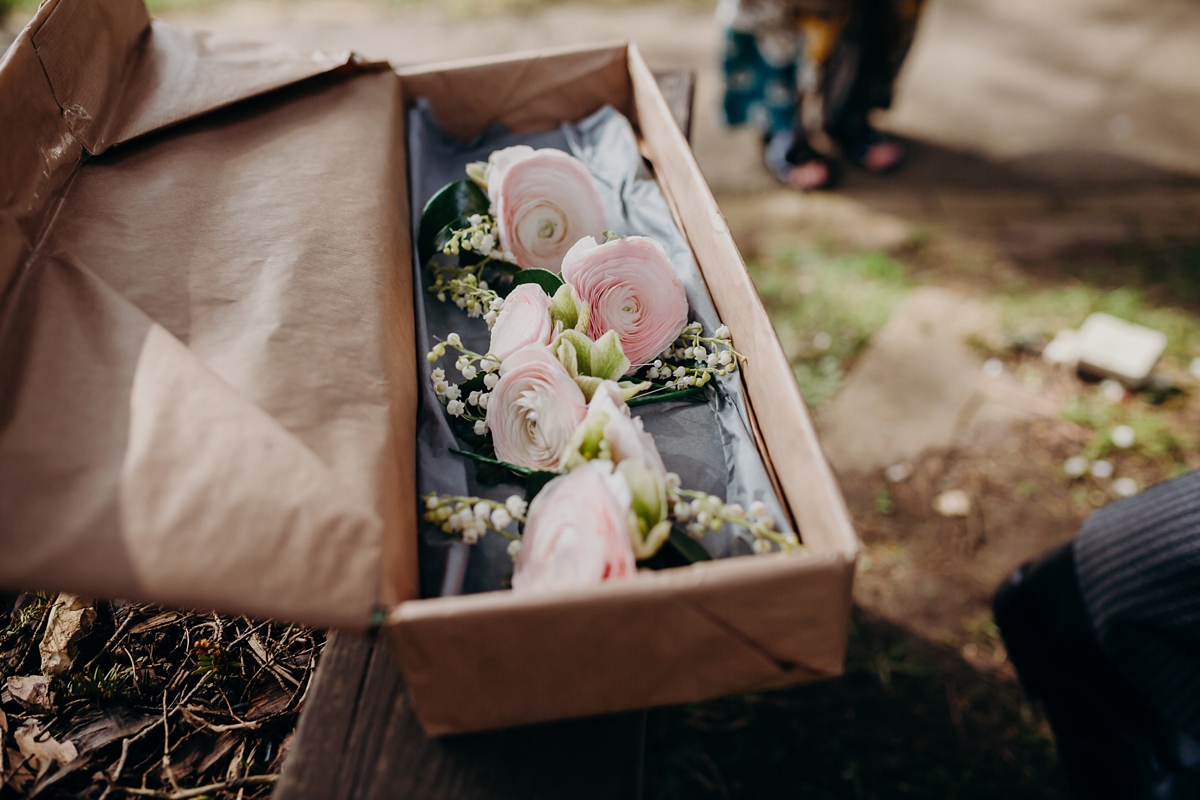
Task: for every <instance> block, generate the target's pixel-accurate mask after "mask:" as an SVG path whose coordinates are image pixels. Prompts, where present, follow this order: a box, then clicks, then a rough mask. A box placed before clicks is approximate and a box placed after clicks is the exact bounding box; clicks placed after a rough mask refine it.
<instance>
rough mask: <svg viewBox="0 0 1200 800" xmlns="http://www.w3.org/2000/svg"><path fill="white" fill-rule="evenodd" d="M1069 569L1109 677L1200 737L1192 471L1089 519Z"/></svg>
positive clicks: (1197, 492) (1198, 501)
mask: <svg viewBox="0 0 1200 800" xmlns="http://www.w3.org/2000/svg"><path fill="white" fill-rule="evenodd" d="M1075 563H1076V569H1077V571H1078V575H1079V585H1080V589H1081V590H1082V592H1083V597H1084V602H1085V603H1086V604H1087V608H1088V612H1089V614H1090V615H1091V618H1092V624H1093V626H1094V627H1095V631H1096V636H1097V638H1098V639H1099V641H1100V646H1101V647H1102V648H1103V649H1104V651H1105V652H1106V653H1107V654H1108V655H1109V657H1110V658H1112V660H1113V664H1114V666H1115V667H1116V669H1117V671H1118V672H1120V673H1121V674H1122V675H1124V676H1125V678H1126V679H1128V680H1129V681H1130V682H1131V683H1132V684H1133V686H1134V688H1136V689H1137V690H1138V691H1139V692H1140V693H1141V694H1142V696H1143V697H1145V699H1146V700H1147V701H1148V702H1149V703H1150V704H1151V705H1152V706H1153V707H1154V708H1155V709H1156V710H1158V712H1159V713H1161V714H1162V715H1163V716H1164V717H1165V718H1166V719H1167V720H1169V721H1170V722H1173V723H1174V724H1175V725H1177V726H1179V727H1180V728H1181V729H1182V730H1183V731H1184V732H1186V733H1188V734H1190V735H1191V736H1192V737H1194V738H1200V471H1198V472H1191V473H1189V474H1187V475H1184V476H1182V477H1180V478H1176V479H1175V480H1172V481H1168V482H1166V483H1163V484H1159V485H1158V486H1155V487H1153V488H1151V489H1147V490H1146V491H1144V492H1142V493H1141V494H1138V495H1135V496H1134V497H1131V498H1128V499H1126V500H1121V501H1119V502H1117V503H1113V504H1112V505H1109V506H1106V507H1104V508H1102V509H1100V510H1099V511H1097V512H1096V513H1095V514H1093V515H1092V517H1091V518H1090V519H1089V520H1088V521H1087V522H1086V523H1085V524H1084V526H1083V528H1082V529H1081V530H1080V532H1079V536H1078V537H1077V538H1076V540H1075Z"/></svg>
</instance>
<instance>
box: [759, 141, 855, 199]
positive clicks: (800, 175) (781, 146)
mask: <svg viewBox="0 0 1200 800" xmlns="http://www.w3.org/2000/svg"><path fill="white" fill-rule="evenodd" d="M763 163H764V164H765V165H766V167H767V171H768V172H770V173H771V175H772V176H773V177H774V178H775V180H777V181H779V182H780V183H781V184H783V185H784V186H787V187H788V188H790V189H799V190H800V191H802V192H811V191H815V190H817V189H828V188H829V187H830V186H832V185H833V183H834V181H835V180H836V178H837V175H836V173H835V172H834V165H833V162H831V161H830V160H829V159H827V158H825V157H824V156H823V155H821V154H820V153H818V152H817V151H816V150H813V149H812V147H810V146H809V145H808V143H807V142H804V141H800V142H797V141H795V137H794V135H793V134H792V132H791V131H782V132H779V133H775V134H771V135H769V136H768V137H767V138H766V139H765V140H764V142H763Z"/></svg>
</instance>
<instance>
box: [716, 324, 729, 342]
mask: <svg viewBox="0 0 1200 800" xmlns="http://www.w3.org/2000/svg"><path fill="white" fill-rule="evenodd" d="M713 337H714V338H716V339H728V338H729V327H728V326H726V325H722V326H721V327H719V328H717V332H716V333H714V334H713Z"/></svg>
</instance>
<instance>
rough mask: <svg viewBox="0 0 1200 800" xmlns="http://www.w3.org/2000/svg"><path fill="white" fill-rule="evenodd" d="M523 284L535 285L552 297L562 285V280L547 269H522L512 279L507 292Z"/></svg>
mask: <svg viewBox="0 0 1200 800" xmlns="http://www.w3.org/2000/svg"><path fill="white" fill-rule="evenodd" d="M524 283H536V284H537V285H538V286H540V287H542V291H544V292H545V293H546V294H547V295H549V296H550V297H554V293H555V292H557V291H558V288H559V287H560V286H562V285H563V279H562V278H560V277H558V276H557V275H555V274H554V273H553V272H551V271H550V270H548V269H523V270H521V271H520V272H518V273H517V274H516V277H514V278H513V282H512V287H511V288H510V289H509V291H512V290H513V289H515V288H517V287H518V286H520V285H521V284H524Z"/></svg>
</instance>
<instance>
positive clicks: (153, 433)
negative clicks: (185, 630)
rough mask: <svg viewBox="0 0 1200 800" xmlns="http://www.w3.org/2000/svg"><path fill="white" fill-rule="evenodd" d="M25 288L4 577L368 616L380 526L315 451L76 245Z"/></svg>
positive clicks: (4, 451)
mask: <svg viewBox="0 0 1200 800" xmlns="http://www.w3.org/2000/svg"><path fill="white" fill-rule="evenodd" d="M17 294H18V296H16V297H14V298H13V302H12V303H11V304H10V305H8V306H7V308H6V314H5V319H4V328H3V330H4V333H5V336H4V338H3V342H4V355H5V365H6V367H7V368H6V374H5V376H4V378H5V380H4V382H3V387H4V392H5V393H4V400H5V404H4V410H5V418H6V425H5V426H4V429H3V433H2V435H0V473H2V474H3V475H4V480H3V481H2V482H0V507H2V508H3V510H4V519H5V521H6V524H5V525H4V527H3V528H2V529H0V536H2V537H3V550H4V552H5V558H4V559H3V561H2V563H0V583H3V584H5V585H9V586H16V585H22V586H25V587H27V588H35V587H37V588H42V587H44V588H53V589H67V590H72V589H73V590H77V591H87V592H88V593H91V594H99V595H102V596H112V597H128V598H131V599H144V600H151V601H156V602H163V603H169V604H174V605H182V606H189V607H204V608H215V609H220V610H226V611H234V612H237V613H249V614H257V615H264V616H279V617H288V618H291V619H299V620H303V621H307V622H310V623H312V624H321V625H331V624H337V625H345V626H365V625H366V624H367V621H368V619H369V615H370V612H371V610H372V608H373V607H374V605H375V604H376V603H377V601H378V597H379V591H378V581H379V567H378V559H379V552H380V533H381V528H382V524H381V522H380V520H379V518H378V516H377V515H376V514H375V513H374V511H373V510H372V509H370V508H369V507H364V506H361V505H358V504H355V503H354V502H353V501H351V500H349V499H348V496H349V495H348V493H347V492H346V490H345V489H344V487H342V486H341V484H340V483H339V481H338V479H337V477H336V476H335V475H334V474H333V473H332V471H331V470H329V468H328V467H326V466H325V465H324V464H323V463H322V462H321V460H320V459H318V458H317V457H316V456H315V455H313V454H312V453H311V451H309V450H308V449H307V448H306V447H305V446H304V445H303V444H301V443H300V442H299V441H298V440H297V439H296V438H295V437H293V436H292V435H291V434H290V433H289V432H288V431H286V430H285V429H284V428H283V427H282V426H281V425H279V423H277V422H276V421H275V420H273V419H272V418H271V417H270V416H269V415H267V414H265V413H264V412H263V411H262V410H261V409H258V408H257V407H255V406H254V405H253V404H252V403H248V402H247V401H246V400H245V398H244V397H242V396H241V395H239V394H238V393H237V392H236V391H234V390H233V389H232V388H231V387H229V386H228V385H227V384H225V383H224V382H223V381H221V380H220V379H219V378H217V377H216V376H215V375H213V374H212V373H211V372H210V371H209V370H208V369H207V368H205V367H204V365H202V364H200V362H199V361H197V360H196V358H195V356H194V355H192V353H191V352H190V351H189V350H188V349H187V348H186V347H185V346H184V345H183V344H182V343H180V342H179V341H178V340H177V339H175V338H174V337H172V336H171V335H170V334H169V333H167V332H166V331H165V330H163V329H162V328H161V327H160V326H157V325H154V324H153V323H152V322H151V321H150V320H149V319H148V318H146V317H145V315H143V314H142V313H141V312H140V311H138V310H137V309H136V308H135V307H133V306H132V305H131V304H130V303H129V302H128V301H127V300H125V299H124V298H123V297H121V296H120V295H119V294H118V293H117V292H115V291H113V290H112V289H111V288H110V287H108V286H107V285H105V283H104V282H103V281H102V280H100V279H99V278H98V277H96V275H95V274H94V273H92V272H91V271H90V270H88V269H87V268H86V267H85V266H83V265H82V264H80V263H79V262H78V261H77V260H76V259H73V258H71V257H70V256H67V255H60V256H55V257H53V258H49V259H42V260H40V261H38V262H36V263H34V264H31V265H30V267H29V269H28V270H27V271H26V274H25V277H24V278H23V280H22V281H21V285H20V286H19V287H18V292H17ZM105 423H107V424H105Z"/></svg>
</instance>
